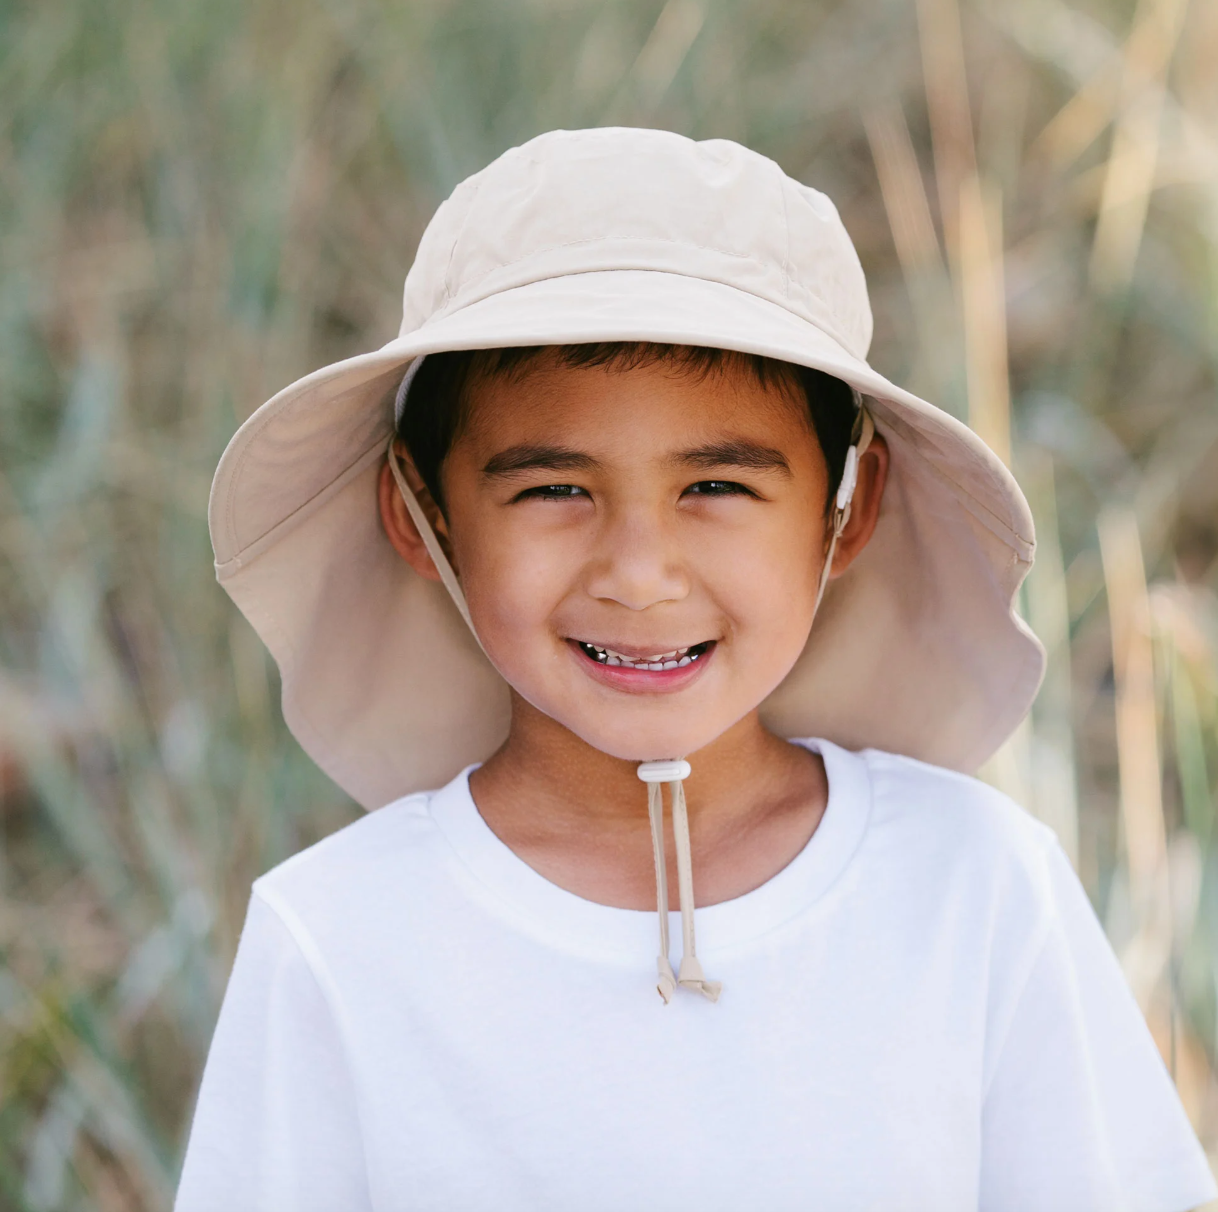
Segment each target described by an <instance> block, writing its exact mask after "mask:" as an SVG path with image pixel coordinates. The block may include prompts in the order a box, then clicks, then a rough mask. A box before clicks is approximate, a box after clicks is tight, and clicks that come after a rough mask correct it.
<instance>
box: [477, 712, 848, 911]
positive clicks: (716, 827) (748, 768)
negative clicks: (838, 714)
mask: <svg viewBox="0 0 1218 1212" xmlns="http://www.w3.org/2000/svg"><path fill="white" fill-rule="evenodd" d="M687 757H688V759H689V762H690V765H691V767H692V773H691V774H690V776H689V778H688V779H687V780H686V782H685V791H686V801H687V803H688V808H689V817H690V833H691V838H692V841H693V847H694V857H695V864H696V865H695V878H696V893H697V901H698V903H699V904H712V903H715V902H716V901H720V900H726V899H730V898H732V897H735V896H739V895H742V894H743V893H744V892H747V891H749V890H750V889H751V888H754V887H757V886H758V885H760V884H762V883H764V882H765V881H766V880H767V879H769V878H770V877H771V876H773V875H775V874H777V872H778V871H780V870H781V869H782V868H783V867H785V866H786V864H787V863H788V862H790V860H791V859H792V858H793V857H794V856H795V854H797V853H798V852H799V850H800V849H801V848H802V847H803V845H804V844H806V842H807V840H808V838H809V837H810V836H811V834H812V832H813V830H814V829H815V828H816V826H817V824H818V823H819V821H820V818H821V815H822V813H823V811H824V807H825V803H826V800H827V790H828V788H827V782H826V779H825V774H824V766H823V764H822V762H821V761H820V758H819V757H818V756H817V755H815V754H812V753H809V752H808V751H807V750H805V749H802V748H800V747H798V746H794V745H791V744H789V743H788V742H786V741H783V740H781V739H780V738H778V737H776V736H774V735H773V734H772V733H770V732H768V731H767V730H766V729H765V727H764V726H763V725H762V724H761V721H760V719H759V717H758V714H757V713H756V712H752V713H750V714H749V715H748V716H746V717H744V719H742V720H740V721H739V722H738V723H737V724H735V725H733V726H732V727H731V728H729V729H728V730H727V732H725V733H723V734H722V735H721V736H719V737H718V738H717V739H716V740H715V741H713V742H712V743H711V744H710V745H707V746H705V747H704V748H703V749H700V750H699V751H698V752H697V753H694V754H689V755H687ZM638 765H639V764H638V762H634V761H623V760H621V759H619V758H614V757H610V756H609V755H608V754H605V753H602V752H600V751H599V750H597V749H595V748H593V747H592V746H591V745H589V744H587V742H585V741H583V740H581V739H580V738H579V737H577V736H576V735H575V734H574V733H572V732H570V731H569V730H568V729H566V728H564V727H563V726H562V725H561V724H558V723H557V722H555V721H554V720H552V719H550V718H549V717H548V716H546V715H544V714H543V713H542V712H539V711H538V710H537V709H536V708H534V707H532V706H531V705H530V704H529V703H527V702H526V701H525V700H523V699H521V698H520V697H519V696H517V695H515V694H513V696H512V723H511V729H510V732H509V736H508V739H507V741H506V742H505V743H504V744H503V746H502V747H501V748H500V749H499V750H498V751H497V752H496V753H495V754H494V755H493V756H492V757H491V758H490V759H489V760H488V761H487V762H486V763H485V764H484V765H483V766H481V767H480V768H479V769H478V770H476V771H474V772H473V774H472V775H471V776H470V790H471V793H472V794H473V797H474V801H475V803H476V804H477V806H478V809H479V812H480V813H481V815H482V816H483V818H484V819H485V820H486V822H487V824H488V825H489V826H490V827H491V829H492V830H493V831H494V832H495V833H496V834H497V835H498V836H499V837H500V839H501V840H502V841H503V842H505V843H506V844H507V845H508V846H509V847H510V848H511V849H512V850H514V851H515V852H516V853H517V854H518V855H519V856H520V857H521V858H522V859H524V860H525V861H526V862H527V863H529V864H530V865H531V866H533V867H534V868H535V869H536V870H538V871H539V872H540V873H541V874H543V875H545V876H546V877H547V878H549V879H551V880H552V881H553V882H554V883H557V884H559V885H560V886H562V887H565V888H567V889H568V890H569V891H573V892H576V893H577V894H579V895H582V896H585V897H586V898H588V899H590V900H597V901H601V902H603V903H606V904H613V905H618V906H620V907H623V908H640V909H642V908H647V907H648V906H649V905H650V906H653V905H654V903H655V901H654V897H655V885H654V871H653V864H652V858H651V850H650V834H649V826H648V819H647V789H646V787H645V785H644V784H643V783H642V782H641V781H640V779H639V777H638V773H637V770H638ZM670 841H671V838H670ZM670 857H671V856H670Z"/></svg>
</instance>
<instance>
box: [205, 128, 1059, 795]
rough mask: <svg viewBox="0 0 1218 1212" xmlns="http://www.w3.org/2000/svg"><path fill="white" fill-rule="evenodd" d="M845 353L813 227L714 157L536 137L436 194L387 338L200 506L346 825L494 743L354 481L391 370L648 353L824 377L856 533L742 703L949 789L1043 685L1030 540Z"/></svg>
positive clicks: (1007, 506) (949, 436) (1003, 479)
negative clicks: (885, 456)
mask: <svg viewBox="0 0 1218 1212" xmlns="http://www.w3.org/2000/svg"><path fill="white" fill-rule="evenodd" d="M871 329H872V319H871V310H870V305H869V302H868V298H867V289H866V284H865V281H864V277H863V272H862V268H861V266H860V264H859V260H858V257H857V255H856V253H855V250H854V247H853V245H852V243H851V241H850V238H849V236H848V235H847V233H846V230H845V228H844V227H843V225H842V223H841V220H840V218H839V217H838V214H837V211H836V209H835V208H834V206H833V204H832V203H831V202H830V201H829V199H828V198H827V197H825V195H824V194H821V193H819V192H817V191H816V190H814V189H811V188H809V187H808V186H805V185H803V184H801V183H800V182H798V181H795V180H793V179H792V178H790V177H788V176H787V175H785V174H784V173H783V171H782V170H781V169H780V168H779V166H778V165H777V164H775V163H774V162H773V161H772V160H769V159H767V158H766V157H764V156H761V155H759V154H757V153H755V152H753V151H750V150H748V149H747V148H744V147H742V146H740V145H738V144H736V143H733V142H730V141H727V140H722V139H712V140H707V141H703V142H694V141H692V140H690V139H687V138H685V137H683V136H680V135H676V134H673V133H670V132H667V131H658V130H642V129H627V128H599V129H595V130H577V131H552V132H550V133H548V134H544V135H541V136H539V137H537V138H535V139H533V140H531V141H529V142H528V143H525V144H523V145H522V146H520V147H517V148H514V149H512V150H510V151H508V152H505V153H504V154H503V155H502V156H500V157H499V158H498V159H497V160H495V161H494V162H493V163H491V164H490V165H489V166H487V167H486V168H484V169H483V170H482V171H480V172H478V173H476V174H474V175H473V176H472V177H470V178H468V179H467V180H466V181H464V182H462V183H461V184H460V185H459V186H458V187H457V188H456V190H454V192H453V194H452V195H451V197H449V198H448V200H447V201H445V202H444V203H443V204H442V205H441V206H440V207H439V209H438V210H437V212H436V214H435V216H434V217H433V219H432V221H431V222H430V224H429V225H428V227H427V229H426V231H425V232H424V234H423V237H422V240H421V242H420V244H419V248H418V251H417V254H416V257H415V260H414V264H413V266H412V267H411V269H410V272H409V274H408V275H407V278H406V284H405V290H404V298H403V315H402V324H401V328H400V331H399V333H398V335H397V336H396V337H395V338H394V339H393V340H391V341H389V342H388V344H386V345H384V346H382V347H381V348H380V349H377V350H374V351H371V352H368V353H364V354H360V355H359V356H357V357H353V358H349V359H346V360H345V361H341V362H337V363H335V364H333V365H330V366H326V367H324V368H322V369H320V370H317V371H314V372H313V373H312V374H309V375H306V376H305V377H304V378H302V379H300V380H298V381H297V382H296V383H293V384H292V385H291V386H290V387H287V388H285V389H284V390H283V391H281V392H279V393H278V394H277V395H276V396H274V397H273V398H272V399H271V400H269V401H267V402H266V403H265V404H263V405H262V407H260V408H259V409H258V410H257V411H256V412H255V413H253V415H252V416H250V418H249V419H248V420H247V421H246V422H245V424H243V425H242V426H241V428H240V429H239V430H238V431H237V433H236V434H235V435H234V437H233V439H232V440H231V442H230V443H229V445H228V448H227V449H226V450H225V452H224V455H223V457H222V458H221V461H220V465H219V467H218V469H217V472H216V476H215V480H214V483H213V485H212V493H211V501H210V507H209V521H210V528H211V537H212V544H213V547H214V550H215V557H216V572H217V576H218V578H219V581H220V583H221V584H222V585H223V586H224V588H225V589H226V590H227V592H228V593H229V594H230V595H231V597H232V598H233V600H234V602H236V604H237V605H238V607H239V608H240V609H241V610H242V612H243V613H244V614H245V616H246V617H247V618H248V619H249V621H250V622H251V623H252V624H253V626H254V628H255V629H256V630H257V632H258V634H259V635H260V636H261V637H262V639H263V640H264V642H265V643H266V645H267V647H268V648H269V650H270V651H271V653H272V655H273V656H274V658H275V660H276V662H277V663H278V666H279V669H280V672H281V675H282V696H283V711H284V717H285V720H286V722H287V724H288V726H289V728H290V729H291V730H292V732H293V733H294V735H295V736H296V738H297V739H298V740H299V741H300V743H301V745H302V746H303V747H304V749H305V751H306V752H307V753H308V754H309V755H310V756H311V757H312V758H313V759H314V760H315V761H316V762H317V764H318V765H319V766H320V767H321V768H322V769H323V770H324V771H325V772H326V773H327V774H328V775H329V776H330V777H331V778H332V779H333V780H334V781H335V782H336V783H338V784H339V786H340V787H342V788H343V789H344V790H346V791H347V792H348V793H349V794H350V795H351V796H352V797H353V798H354V799H355V800H356V801H357V802H359V803H360V804H361V805H363V806H364V807H365V808H369V809H372V808H377V807H379V806H380V805H382V804H385V803H388V802H390V801H391V800H394V799H397V798H398V797H400V796H403V795H406V794H408V793H410V792H413V791H417V790H422V789H426V788H431V787H436V786H440V785H442V784H443V783H445V782H447V781H448V780H449V779H451V778H452V777H453V776H454V775H455V774H456V773H458V772H459V771H460V770H461V769H462V768H464V767H465V766H467V765H469V764H471V763H474V762H478V761H481V760H483V759H485V758H486V757H488V756H489V755H490V753H491V752H493V750H494V749H495V748H496V747H497V746H498V745H499V744H500V742H501V741H502V740H503V739H504V738H505V736H506V735H507V727H508V689H507V686H506V684H505V683H504V681H503V679H502V678H501V677H500V675H499V674H498V673H497V672H496V670H495V669H494V668H493V666H492V665H491V664H490V662H489V661H488V660H487V658H486V656H485V655H484V654H483V652H482V650H481V648H480V646H479V644H478V642H477V640H476V639H475V637H474V636H473V635H472V633H471V631H470V629H469V628H468V627H467V626H466V624H465V622H464V620H463V618H462V616H461V613H460V612H459V610H458V608H457V605H456V604H455V603H454V601H453V599H452V598H451V597H450V596H449V594H448V592H447V591H446V590H445V588H444V586H443V585H441V584H438V583H436V582H433V581H429V580H425V579H423V578H422V577H420V576H418V575H417V574H415V573H414V572H413V571H412V570H411V569H410V568H409V567H408V565H407V564H406V563H405V561H403V560H402V559H401V558H400V557H399V556H398V555H397V553H396V552H395V551H394V549H393V548H392V547H391V546H390V543H389V540H388V538H387V537H386V535H385V533H384V531H383V529H382V526H381V521H380V515H379V511H378V507H377V481H378V477H379V473H380V469H381V466H382V464H383V462H384V459H385V450H386V444H387V442H388V440H389V437H390V434H391V433H392V430H393V425H394V401H395V397H396V395H397V392H398V389H399V386H400V384H401V383H402V381H403V378H404V376H405V375H406V374H407V372H408V371H409V370H410V368H411V367H412V365H417V361H418V359H420V358H421V357H425V356H426V355H428V354H432V353H438V352H441V351H451V350H465V349H485V348H495V347H504V346H520V345H549V344H556V345H557V344H575V343H582V342H593V341H648V342H658V343H672V344H682V345H702V346H713V347H718V348H722V349H729V350H736V351H740V352H743V353H749V354H761V355H764V356H767V357H771V358H777V359H781V360H783V361H787V362H793V363H796V364H800V365H804V366H809V367H814V368H816V369H818V370H822V371H825V372H827V373H828V374H831V375H835V376H837V377H838V378H840V379H842V380H844V381H845V382H846V383H848V384H849V385H850V386H852V387H853V388H854V389H855V390H856V391H857V392H858V393H860V394H861V395H862V396H863V397H864V398H865V399H866V407H867V411H868V413H869V414H870V417H871V418H872V420H873V422H874V425H875V428H876V430H877V431H878V432H879V433H880V434H882V435H883V437H884V438H885V439H886V441H887V443H888V447H889V451H890V471H889V477H888V482H887V486H886V488H885V493H884V498H883V501H882V504H881V509H880V516H879V521H878V524H877V526H876V529H875V533H874V535H873V537H872V539H871V541H870V542H869V543H868V545H867V547H866V548H865V549H864V550H863V552H862V553H861V555H859V556H858V557H857V558H856V559H855V561H854V562H853V563H852V564H851V566H850V568H849V569H848V570H847V571H846V572H845V573H844V574H843V575H842V576H840V577H838V578H836V579H835V580H833V581H832V582H830V583H829V586H828V590H827V592H826V594H825V597H824V601H823V604H822V606H821V609H820V611H819V613H818V614H817V617H816V623H815V625H814V627H813V628H812V631H811V634H810V636H809V639H808V641H807V644H806V646H805V648H804V651H803V653H802V654H801V656H800V657H799V659H798V661H797V662H796V664H795V666H794V667H793V668H792V670H791V671H790V673H789V674H788V675H787V677H786V679H785V680H784V681H783V682H782V683H781V684H780V685H779V686H778V687H777V688H776V689H775V690H774V691H773V693H772V694H771V695H770V696H769V698H767V699H766V701H765V702H764V703H763V704H762V708H761V711H762V717H763V719H764V721H765V723H766V724H767V726H768V727H770V728H771V729H772V730H773V731H774V732H776V733H778V734H779V735H781V736H786V737H804V736H820V737H824V738H826V739H828V740H831V741H834V742H836V743H837V744H840V745H843V746H846V747H847V748H851V749H859V748H865V747H876V748H880V749H885V750H889V751H891V752H895V753H900V754H905V755H908V756H911V757H914V758H919V759H922V760H925V761H928V762H932V763H935V764H937V765H942V766H946V767H950V768H953V769H957V770H962V771H973V770H975V769H976V768H977V767H978V766H979V765H981V763H983V762H984V761H985V759H986V758H988V757H989V756H990V755H991V754H992V753H993V752H994V751H995V750H996V749H997V748H998V746H999V745H1000V744H1001V743H1002V741H1003V740H1004V739H1005V738H1006V737H1007V736H1008V735H1009V733H1010V732H1011V731H1012V730H1013V729H1014V727H1015V726H1016V724H1017V723H1018V722H1019V721H1020V719H1021V718H1022V717H1023V715H1024V714H1025V713H1026V711H1027V710H1028V708H1029V706H1030V704H1031V702H1032V699H1033V697H1034V695H1035V693H1036V690H1037V688H1038V686H1039V684H1040V679H1041V676H1042V672H1043V667H1044V653H1043V649H1042V648H1041V646H1040V644H1039V643H1038V642H1037V640H1036V638H1035V637H1034V636H1033V635H1032V633H1031V632H1030V631H1029V629H1028V628H1027V627H1026V625H1025V624H1024V623H1023V622H1022V620H1021V619H1020V618H1019V617H1018V615H1017V614H1016V613H1015V610H1014V607H1013V601H1014V596H1015V594H1016V592H1017V590H1018V588H1019V585H1020V583H1021V581H1022V580H1023V578H1024V576H1025V575H1026V574H1027V571H1028V569H1029V568H1030V567H1031V562H1032V557H1033V553H1034V549H1035V540H1034V533H1033V527H1032V519H1031V515H1030V512H1029V510H1028V506H1027V502H1026V501H1025V499H1024V497H1023V494H1022V493H1021V492H1020V490H1019V487H1018V485H1017V484H1016V483H1015V481H1014V479H1013V478H1012V476H1011V474H1010V472H1009V471H1008V470H1007V468H1006V467H1005V466H1004V465H1003V464H1002V462H1001V461H1000V460H999V459H998V458H997V457H996V456H995V455H994V454H993V453H992V452H991V451H990V450H989V449H988V448H987V447H986V446H985V445H984V443H983V442H982V441H981V440H980V439H979V438H977V437H976V435H974V434H973V433H972V432H971V431H970V430H969V429H968V428H967V427H966V426H964V425H962V424H961V423H960V422H958V421H957V420H955V419H954V418H953V417H951V416H950V415H948V414H947V413H945V412H943V411H941V410H940V409H938V408H936V407H934V406H933V405H931V404H929V403H927V402H926V401H924V400H921V399H919V398H918V397H917V396H914V395H912V394H910V393H909V392H907V391H904V390H903V389H901V388H900V387H897V386H896V385H895V384H893V383H890V382H889V381H888V380H887V379H886V378H884V377H883V376H882V375H880V374H879V373H878V372H877V371H875V370H873V369H872V368H871V366H870V365H868V363H867V360H866V358H867V350H868V346H869V344H870V339H871Z"/></svg>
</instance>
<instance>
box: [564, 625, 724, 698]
mask: <svg viewBox="0 0 1218 1212" xmlns="http://www.w3.org/2000/svg"><path fill="white" fill-rule="evenodd" d="M583 643H590V641H583ZM702 644H706V645H707V647H706V648H705V650H704V651H703V652H702V654H701V655H700V656H699V657H698V658H697V659H696V660H692V661H689V663H688V664H685V665H680V664H678V665H677V666H676V667H675V668H671V669H643V668H640V667H638V666H633V665H609V664H607V663H605V662H604V661H599V660H594V659H593V658H592V657H590V656H589V655H588V653H587V651H586V649H585V648H584V647H583V646H582V644H581V641H579V640H574V639H569V640H568V641H567V647H568V648H569V649H570V650H571V654H572V656H573V657H574V658H575V660H577V661H578V662H579V664H580V666H581V667H582V668H583V669H584V671H585V672H586V673H587V674H588V675H589V676H590V677H593V678H595V679H596V680H597V681H599V682H601V683H602V684H603V685H606V686H610V687H612V688H613V689H614V690H625V691H627V692H629V693H634V694H656V693H664V692H669V691H675V690H683V689H684V688H685V687H686V686H688V685H689V684H690V683H691V682H693V681H695V680H696V679H697V678H700V677H701V676H702V673H703V670H704V669H705V668H706V666H707V664H708V663H709V661H710V659H711V657H712V656H713V655H714V652H715V648H716V647H717V644H716V642H715V641H714V640H710V641H706V640H704V641H702ZM598 646H599V647H603V648H607V649H609V648H611V649H612V650H613V651H614V652H619V653H622V655H624V656H630V655H631V648H630V646H629V645H624V646H619V645H616V644H604V645H598ZM691 647H694V648H699V647H701V644H698V645H691ZM633 651H634V652H638V653H639V656H640V658H641V657H644V656H654V655H656V649H655V648H649V649H640V648H635V649H633ZM666 651H675V650H673V649H668V650H666Z"/></svg>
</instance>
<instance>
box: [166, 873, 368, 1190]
mask: <svg viewBox="0 0 1218 1212" xmlns="http://www.w3.org/2000/svg"><path fill="white" fill-rule="evenodd" d="M174 1206H175V1210H176V1212H218V1210H219V1209H225V1210H227V1212H335V1209H339V1208H341V1209H343V1212H359V1210H360V1209H369V1208H370V1207H371V1201H370V1198H369V1195H368V1184H367V1172H366V1167H365V1164H364V1156H363V1147H362V1143H361V1137H360V1131H359V1122H358V1116H357V1108H356V1100H355V1092H354V1089H353V1087H352V1083H351V1078H350V1074H349V1070H348V1066H347V1064H346V1060H345V1054H344V1049H343V1046H342V1037H341V1032H340V1030H339V1027H338V1024H337V1023H336V1022H335V1020H334V1016H333V1014H332V1008H331V1006H330V1004H329V1002H328V1001H327V998H326V996H325V994H324V992H323V990H322V988H321V986H320V985H319V983H318V978H317V975H316V973H315V972H314V971H313V969H312V968H311V967H310V966H309V964H308V963H307V962H306V960H305V958H304V955H303V954H302V952H301V949H300V947H299V946H298V945H297V942H296V939H295V938H294V937H293V935H292V933H291V932H290V931H289V930H288V929H287V927H286V926H285V925H284V922H283V920H281V918H280V917H279V915H278V914H277V913H276V912H275V910H274V909H272V908H271V906H270V905H269V904H267V902H266V901H265V900H264V899H263V898H262V896H260V895H259V893H258V891H257V889H255V892H254V895H253V897H252V898H251V901H250V907H249V912H248V915H247V917H246V921H245V928H244V930H243V931H242V935H241V942H240V945H239V947H238V949H237V958H236V962H235V963H234V965H233V972H232V976H231V978H230V979H229V984H228V990H227V992H226V994H225V997H224V1004H223V1006H222V1007H221V1010H220V1018H219V1021H218V1023H217V1024H216V1032H215V1035H214V1037H213V1039H212V1045H211V1051H210V1053H209V1054H208V1058H207V1065H206V1067H205V1069H204V1073H203V1082H202V1086H201V1088H200V1091H199V1100H198V1105H197V1107H196V1110H195V1117H194V1123H193V1126H192V1128H191V1133H190V1141H189V1144H188V1147H187V1151H186V1161H185V1165H184V1168H183V1172H182V1179H181V1183H180V1185H179V1187H178V1195H177V1202H176V1203H175V1205H174Z"/></svg>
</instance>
